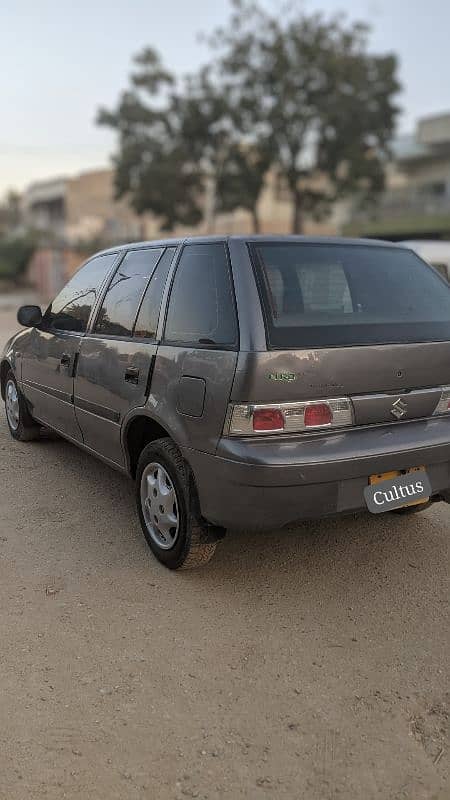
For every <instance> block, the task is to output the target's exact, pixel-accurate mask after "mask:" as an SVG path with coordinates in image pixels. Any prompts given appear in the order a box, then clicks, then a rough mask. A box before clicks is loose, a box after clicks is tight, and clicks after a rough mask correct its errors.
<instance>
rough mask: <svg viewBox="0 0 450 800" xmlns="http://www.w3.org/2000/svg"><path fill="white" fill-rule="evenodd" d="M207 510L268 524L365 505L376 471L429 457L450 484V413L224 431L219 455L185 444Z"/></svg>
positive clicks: (435, 476)
mask: <svg viewBox="0 0 450 800" xmlns="http://www.w3.org/2000/svg"><path fill="white" fill-rule="evenodd" d="M184 455H185V457H186V459H187V461H188V462H189V463H190V465H191V467H192V470H193V473H194V476H195V480H196V484H197V489H198V493H199V499H200V508H201V511H202V514H203V516H204V517H205V518H206V519H207V520H209V521H210V522H212V523H214V524H216V525H221V526H223V527H225V528H231V527H239V528H246V529H251V530H265V529H270V528H278V527H283V526H284V525H289V524H293V523H295V522H298V521H300V520H304V519H312V518H317V517H325V516H330V515H334V514H341V513H349V512H354V511H359V510H362V509H365V508H366V505H365V502H364V494H363V491H364V487H365V486H367V483H368V476H369V475H371V474H374V473H379V472H387V471H389V470H396V469H408V468H409V467H415V466H422V465H424V466H425V467H426V469H427V472H428V476H429V478H430V481H431V485H432V489H433V494H435V495H437V494H441V493H443V492H446V491H447V492H448V490H449V489H450V417H442V418H436V419H430V420H418V421H415V422H405V423H397V424H392V425H386V426H373V427H371V428H364V429H363V428H361V429H353V430H350V431H345V432H342V433H341V432H339V433H334V434H329V435H316V436H310V437H308V438H306V437H303V436H296V437H286V438H283V439H282V440H280V439H274V438H271V437H265V438H261V439H257V440H250V439H222V440H221V442H220V444H219V448H218V451H217V454H216V455H211V454H208V453H202V452H199V451H196V450H190V449H186V450H185V452H184Z"/></svg>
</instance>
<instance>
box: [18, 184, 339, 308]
mask: <svg viewBox="0 0 450 800" xmlns="http://www.w3.org/2000/svg"><path fill="white" fill-rule="evenodd" d="M205 198H206V199H205V210H204V216H203V220H202V221H201V222H200V224H199V225H198V226H196V227H189V228H187V227H183V226H177V227H176V228H175V229H174V230H173V231H171V232H170V234H167V232H165V231H162V230H161V226H160V224H159V221H158V219H157V217H155V216H154V215H153V214H150V213H147V214H142V215H137V214H136V213H135V212H134V211H133V209H132V208H131V206H130V204H129V203H128V202H127V200H126V199H121V200H117V199H116V198H115V194H114V172H113V170H111V169H99V170H92V171H89V172H83V173H81V174H79V175H77V176H75V177H72V178H69V177H66V178H63V177H62V178H55V179H52V180H48V181H39V182H38V183H34V184H32V185H31V186H29V187H28V189H27V190H26V191H25V193H24V195H23V198H22V208H23V219H24V224H25V226H26V228H28V229H31V230H36V231H39V232H40V234H41V236H42V237H43V245H42V246H41V247H39V248H38V249H37V250H36V252H35V254H34V256H33V258H32V260H31V263H30V266H29V269H28V279H29V281H30V282H31V283H33V284H34V285H35V286H36V287H37V288H38V291H39V294H40V295H41V296H42V297H43V298H49V297H52V296H54V295H55V294H56V293H57V292H58V291H59V289H60V288H61V287H62V286H63V285H64V283H65V282H66V281H67V279H68V278H69V277H70V276H71V275H72V274H73V272H74V270H75V269H76V268H77V266H79V264H80V263H81V262H82V261H83V260H84V259H85V258H86V257H87V256H88V255H89V254H90V253H92V252H94V251H96V250H98V249H100V248H101V247H109V246H112V245H114V244H121V243H124V242H132V241H136V240H141V239H156V238H158V237H160V236H167V235H171V236H178V237H179V236H187V235H195V234H198V235H206V234H228V233H229V234H237V233H243V234H246V233H251V232H252V230H253V229H252V225H253V223H252V217H251V214H250V213H249V212H247V211H245V210H244V209H236V210H235V211H233V212H230V213H226V214H225V213H223V214H217V215H213V214H212V211H211V209H212V207H213V206H214V199H213V198H212V196H211V194H210V193H208V192H206V193H205ZM210 206H211V207H210ZM259 217H260V225H261V232H262V233H289V232H290V226H291V217H292V208H291V203H290V199H289V193H288V192H287V191H286V190H285V189H283V187H282V186H281V185H280V182H279V180H278V179H277V177H276V175H274V174H273V173H268V175H267V178H266V185H265V188H264V190H263V192H262V193H261V197H260V202H259ZM345 219H346V217H345V206H344V205H343V204H336V207H335V208H334V209H333V213H332V214H331V215H330V216H329V217H328V218H327V219H326V220H324V221H323V222H320V223H319V222H315V221H314V220H311V219H306V220H305V233H308V234H335V233H339V231H340V230H341V228H342V225H343V222H344V221H345Z"/></svg>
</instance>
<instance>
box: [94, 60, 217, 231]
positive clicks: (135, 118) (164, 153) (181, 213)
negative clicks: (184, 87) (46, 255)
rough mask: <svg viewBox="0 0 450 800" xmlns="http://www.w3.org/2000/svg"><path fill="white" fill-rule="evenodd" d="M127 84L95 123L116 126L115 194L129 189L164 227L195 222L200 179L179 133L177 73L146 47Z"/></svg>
mask: <svg viewBox="0 0 450 800" xmlns="http://www.w3.org/2000/svg"><path fill="white" fill-rule="evenodd" d="M134 63H135V65H136V67H137V69H136V71H135V72H134V73H133V74H132V76H131V87H130V88H129V89H128V90H127V91H125V92H123V93H122V95H121V97H120V99H119V103H118V105H117V108H116V109H114V110H113V111H108V110H107V109H100V111H99V113H98V117H97V122H98V124H99V125H106V126H109V127H111V128H113V129H114V130H116V131H117V133H118V137H119V142H118V145H119V146H118V152H117V154H116V155H115V157H114V159H113V161H114V166H115V186H116V195H117V197H123V196H124V195H129V197H130V201H131V205H132V206H133V208H134V209H135V211H136V212H137V213H138V214H141V213H143V212H144V211H152V212H153V213H154V214H156V215H157V216H159V217H160V218H161V225H162V228H163V229H165V230H171V229H172V228H173V226H174V225H175V224H176V223H177V222H180V223H183V224H186V225H194V224H196V223H198V222H199V221H200V219H201V217H202V206H201V197H202V191H203V186H202V181H201V177H200V174H199V171H198V169H196V165H195V164H193V161H192V154H191V151H190V147H189V142H188V141H187V140H186V138H185V137H184V136H183V135H182V130H181V127H182V126H181V120H180V115H179V110H180V97H179V96H178V94H177V93H176V90H175V78H174V76H173V75H172V74H171V73H170V72H168V71H167V70H166V69H165V68H164V66H163V65H162V63H161V60H160V58H159V55H158V54H157V53H156V51H155V50H153V49H152V48H147V49H146V50H144V51H143V52H142V53H140V54H139V55H138V56H137V57H136V58H135V60H134Z"/></svg>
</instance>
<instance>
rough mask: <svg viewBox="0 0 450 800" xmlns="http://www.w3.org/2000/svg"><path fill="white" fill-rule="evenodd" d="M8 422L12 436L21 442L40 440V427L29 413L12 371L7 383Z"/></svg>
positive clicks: (6, 406) (6, 405)
mask: <svg viewBox="0 0 450 800" xmlns="http://www.w3.org/2000/svg"><path fill="white" fill-rule="evenodd" d="M5 411H6V420H7V422H8V428H9V432H10V434H11V436H12V437H13V438H14V439H17V440H18V441H19V442H30V441H32V440H33V439H37V438H39V431H40V428H39V425H37V424H36V423H35V421H34V420H33V418H32V416H31V414H30V412H29V411H28V408H27V404H26V402H25V398H24V396H23V394H22V392H21V391H20V389H19V387H18V385H17V381H16V379H15V377H14V373H13V371H12V370H10V371H9V372H8V374H7V376H6V383H5Z"/></svg>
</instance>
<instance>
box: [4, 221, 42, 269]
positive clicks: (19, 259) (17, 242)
mask: <svg viewBox="0 0 450 800" xmlns="http://www.w3.org/2000/svg"><path fill="white" fill-rule="evenodd" d="M37 244H38V239H37V237H36V236H35V235H33V233H28V234H27V235H25V236H23V235H21V236H7V237H4V238H1V237H0V279H1V278H5V279H8V280H13V281H18V280H20V278H21V277H22V276H23V274H24V272H25V270H26V268H27V266H28V263H29V261H30V259H31V256H32V255H33V253H34V251H35V249H36V247H37Z"/></svg>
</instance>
